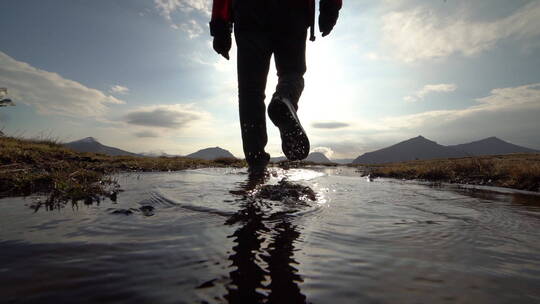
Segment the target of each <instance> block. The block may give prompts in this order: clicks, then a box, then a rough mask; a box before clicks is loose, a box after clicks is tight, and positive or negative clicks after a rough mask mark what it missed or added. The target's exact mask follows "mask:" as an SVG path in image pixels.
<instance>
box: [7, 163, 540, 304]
mask: <svg viewBox="0 0 540 304" xmlns="http://www.w3.org/2000/svg"><path fill="white" fill-rule="evenodd" d="M118 179H119V182H120V184H121V185H122V188H123V189H124V190H125V191H124V192H121V193H120V194H119V195H118V197H117V200H116V202H112V201H109V200H105V201H102V202H101V203H99V204H96V203H94V204H89V205H85V204H83V203H80V204H73V205H72V204H67V205H65V206H64V208H60V209H55V210H52V211H46V210H45V209H41V210H38V211H37V212H34V210H32V209H31V208H30V207H29V206H30V205H31V204H32V202H33V201H34V200H36V199H37V198H36V197H30V198H26V199H23V198H5V199H1V200H0V212H1V213H2V215H3V218H2V221H1V222H0V249H1V250H0V259H1V260H2V264H1V266H0V293H1V294H2V296H3V300H4V301H7V302H14V303H16V302H24V303H27V302H73V301H74V299H77V300H76V301H77V302H81V303H85V302H88V303H90V302H92V303H94V302H114V303H122V302H126V303H128V302H129V303H132V302H134V301H136V302H152V303H329V302H336V303H419V302H420V303H431V302H467V303H471V302H474V303H517V302H519V303H537V302H538V301H540V292H539V291H538V290H539V289H538V288H537V287H538V286H540V234H539V233H538V231H540V196H538V195H536V194H533V193H524V192H519V191H508V190H501V191H499V190H500V189H484V188H471V187H463V186H456V185H435V186H434V185H429V184H421V183H414V182H405V181H396V180H388V179H375V180H369V179H366V178H364V177H360V175H359V173H356V172H355V171H354V170H353V169H350V168H346V167H337V168H310V169H290V170H282V169H277V168H273V169H271V170H270V172H269V174H268V175H267V176H264V177H258V178H251V179H250V178H248V176H247V174H246V172H245V170H242V169H199V170H189V171H183V172H174V173H142V174H122V175H120V176H118ZM493 190H496V191H493Z"/></svg>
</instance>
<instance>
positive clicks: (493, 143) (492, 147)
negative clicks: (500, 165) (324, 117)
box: [353, 135, 540, 164]
mask: <svg viewBox="0 0 540 304" xmlns="http://www.w3.org/2000/svg"><path fill="white" fill-rule="evenodd" d="M537 152H540V151H536V150H534V149H529V148H525V147H521V146H518V145H514V144H511V143H508V142H505V141H503V140H501V139H499V138H497V137H494V136H492V137H488V138H484V139H481V140H478V141H473V142H470V143H466V144H460V145H450V146H443V145H440V144H438V143H437V142H435V141H432V140H429V139H427V138H425V137H423V136H422V135H419V136H417V137H413V138H410V139H407V140H404V141H402V142H399V143H397V144H394V145H391V146H388V147H386V148H382V149H379V150H375V151H372V152H367V153H364V154H362V155H360V156H358V157H357V158H356V159H355V160H354V161H353V164H382V163H394V162H404V161H411V160H427V159H437V158H460V157H467V156H480V155H497V154H509V153H537Z"/></svg>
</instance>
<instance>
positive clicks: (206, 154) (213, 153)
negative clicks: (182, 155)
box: [186, 147, 235, 160]
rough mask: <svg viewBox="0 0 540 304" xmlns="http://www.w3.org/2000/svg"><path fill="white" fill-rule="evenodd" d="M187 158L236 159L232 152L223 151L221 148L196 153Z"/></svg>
mask: <svg viewBox="0 0 540 304" xmlns="http://www.w3.org/2000/svg"><path fill="white" fill-rule="evenodd" d="M186 157H190V158H199V159H206V160H214V159H216V158H222V157H227V158H235V157H234V155H232V153H231V152H229V151H227V150H225V149H221V148H220V147H215V148H206V149H202V150H199V151H197V152H195V153H191V154H189V155H186Z"/></svg>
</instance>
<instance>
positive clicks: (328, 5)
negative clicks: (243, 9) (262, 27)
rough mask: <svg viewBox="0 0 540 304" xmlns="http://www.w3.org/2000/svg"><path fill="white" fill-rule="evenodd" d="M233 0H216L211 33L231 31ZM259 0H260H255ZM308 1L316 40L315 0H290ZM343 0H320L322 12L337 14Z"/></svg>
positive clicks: (312, 35) (312, 31)
mask: <svg viewBox="0 0 540 304" xmlns="http://www.w3.org/2000/svg"><path fill="white" fill-rule="evenodd" d="M232 1H233V0H214V2H213V5H212V20H211V21H210V33H211V35H212V36H216V35H220V34H225V33H230V32H231V28H232V22H233V16H232ZM254 1H258V0H254ZM290 1H305V2H307V4H308V5H307V6H306V7H307V9H308V10H309V11H308V12H307V13H308V14H309V16H310V24H309V26H310V27H311V35H310V40H312V41H313V40H315V0H290ZM341 6H342V0H320V5H319V7H320V11H321V14H331V15H336V14H337V13H338V11H339V10H340V9H341Z"/></svg>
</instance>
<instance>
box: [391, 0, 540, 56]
mask: <svg viewBox="0 0 540 304" xmlns="http://www.w3.org/2000/svg"><path fill="white" fill-rule="evenodd" d="M382 22H383V28H382V31H383V35H384V40H385V41H386V42H387V43H388V44H389V45H390V46H391V48H392V50H393V52H394V55H395V57H397V58H398V59H400V60H403V61H405V62H414V61H417V60H423V59H433V58H442V57H446V56H449V55H452V54H462V55H465V56H472V55H475V54H478V53H481V52H483V51H485V50H487V49H490V48H492V47H493V46H495V44H496V43H497V42H498V41H499V40H501V39H505V38H510V37H512V38H516V39H520V38H530V37H535V36H538V35H540V1H533V2H531V3H530V4H528V5H526V6H524V7H522V8H521V9H519V10H517V11H516V12H515V13H513V14H512V15H510V16H507V17H505V18H500V19H498V20H495V21H491V22H475V21H471V20H466V19H465V17H463V16H461V15H452V16H447V17H445V16H440V15H437V14H436V13H435V12H434V11H433V10H431V9H429V8H427V7H425V6H424V7H418V8H414V9H409V10H404V11H393V12H391V13H388V14H386V15H385V16H383V19H382Z"/></svg>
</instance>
